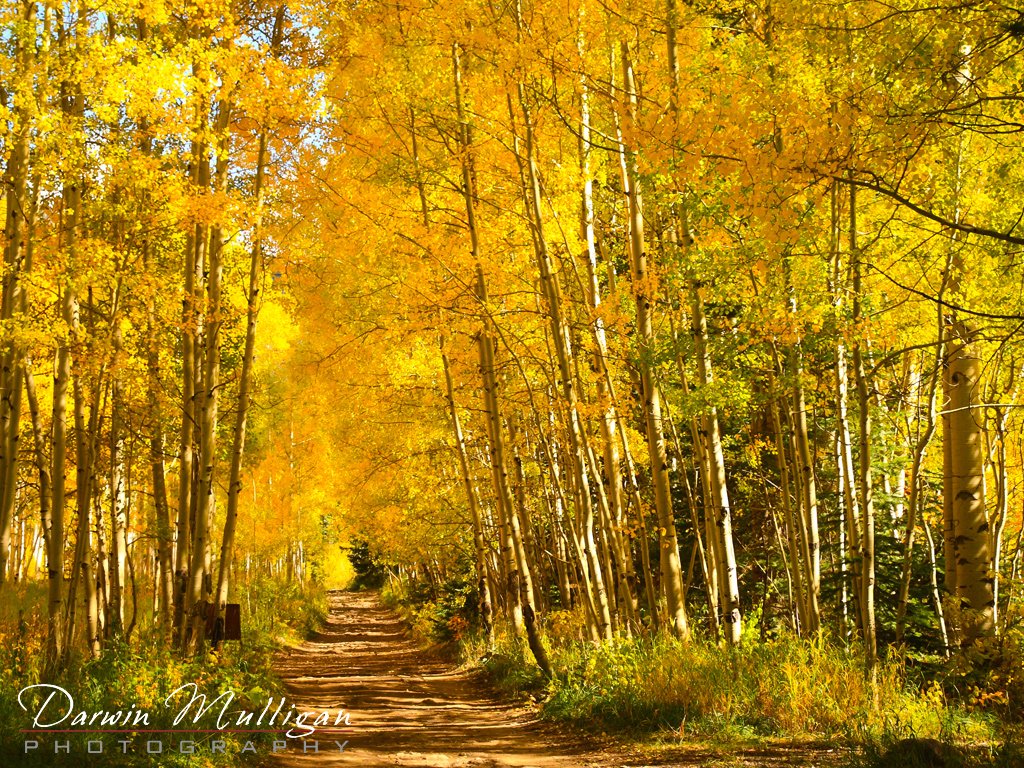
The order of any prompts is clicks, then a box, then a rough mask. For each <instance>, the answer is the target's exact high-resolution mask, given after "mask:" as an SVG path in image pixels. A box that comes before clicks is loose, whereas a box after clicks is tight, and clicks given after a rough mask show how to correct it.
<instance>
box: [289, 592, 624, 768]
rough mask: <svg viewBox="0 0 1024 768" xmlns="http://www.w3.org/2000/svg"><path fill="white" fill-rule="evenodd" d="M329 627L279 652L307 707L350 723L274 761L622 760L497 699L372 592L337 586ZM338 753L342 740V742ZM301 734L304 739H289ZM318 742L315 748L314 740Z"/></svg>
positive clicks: (564, 763)
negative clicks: (409, 630) (418, 638)
mask: <svg viewBox="0 0 1024 768" xmlns="http://www.w3.org/2000/svg"><path fill="white" fill-rule="evenodd" d="M329 600H330V606H329V607H330V615H329V616H328V619H327V624H326V625H325V626H324V627H323V629H322V630H321V631H320V632H318V633H316V634H315V635H314V636H313V637H311V638H310V639H309V640H308V641H306V642H305V643H303V644H302V645H301V646H299V647H297V648H293V649H290V651H288V652H285V653H283V654H281V656H280V657H279V658H278V660H277V663H276V665H275V666H276V669H277V671H278V673H279V674H280V675H281V677H282V678H283V680H284V682H285V684H286V686H287V689H288V694H289V700H290V702H291V703H293V704H295V705H296V707H298V708H299V709H300V710H304V711H305V710H314V711H316V712H320V711H324V710H326V711H329V712H331V713H332V719H333V715H334V714H335V713H337V712H338V709H339V708H344V709H345V710H346V711H347V712H348V713H349V716H350V717H349V719H350V725H349V726H348V727H342V728H340V729H333V728H332V729H328V730H325V731H323V732H318V734H317V735H316V736H313V737H311V738H312V739H318V740H319V752H318V753H317V754H313V753H311V752H307V753H305V754H303V752H302V749H303V748H302V745H301V743H292V744H290V745H289V747H288V749H287V750H286V751H284V752H278V753H277V754H276V755H275V756H274V759H273V761H272V765H275V766H288V767H289V768H291V767H294V768H300V767H301V766H311V767H312V766H316V768H321V767H323V766H342V765H358V766H361V767H362V768H376V767H377V766H420V767H422V768H470V767H471V766H472V767H473V768H498V767H499V766H518V767H519V768H527V767H528V766H533V767H534V768H563V767H565V768H570V767H571V768H584V766H587V767H590V766H612V765H623V759H622V758H619V759H616V758H615V757H614V756H612V755H610V754H608V753H607V752H605V751H603V750H601V749H600V747H598V746H597V745H594V744H588V743H587V742H586V741H585V740H584V738H583V737H580V736H575V735H569V734H566V733H563V732H562V731H560V730H559V729H557V728H555V727H554V726H552V725H550V724H547V723H541V722H539V721H538V720H537V719H536V717H535V716H534V715H533V714H532V713H531V712H530V711H529V710H528V709H526V708H523V707H518V706H516V705H514V704H510V703H507V702H503V701H501V700H499V699H498V698H497V697H496V696H495V695H494V694H493V693H492V692H491V691H490V690H489V689H488V687H487V685H486V682H485V681H484V680H482V679H481V678H480V677H479V675H477V674H473V673H471V672H466V671H460V670H455V669H453V668H452V667H451V665H450V664H448V663H446V662H445V661H444V660H442V659H441V658H439V657H437V656H435V655H432V654H430V653H429V652H426V651H424V650H423V649H421V648H419V647H418V646H417V645H416V643H415V642H413V641H412V640H410V639H409V638H408V637H407V635H406V633H405V630H404V627H403V625H402V623H401V621H400V620H399V618H398V617H397V616H396V615H395V614H394V613H392V612H391V611H389V610H387V609H386V608H384V607H383V606H382V605H381V604H380V601H379V599H378V597H377V595H376V594H375V593H367V592H333V593H331V595H330V598H329ZM346 740H347V741H348V744H347V745H345V748H344V750H343V751H339V749H338V746H337V744H336V743H335V742H336V741H338V742H342V743H344V742H345V741H346ZM291 741H292V742H298V740H295V739H293V740H291ZM309 749H312V746H310V747H309Z"/></svg>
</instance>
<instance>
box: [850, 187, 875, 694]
mask: <svg viewBox="0 0 1024 768" xmlns="http://www.w3.org/2000/svg"><path fill="white" fill-rule="evenodd" d="M862 259H863V255H862V254H861V253H860V251H859V250H858V247H857V188H856V187H855V186H854V185H853V184H851V185H850V260H851V262H852V264H853V323H854V326H859V325H860V323H861V322H862V320H863V314H862V310H861V296H862V293H861V290H862V289H861V272H862V263H861V262H862ZM853 367H854V376H855V377H856V379H857V409H858V416H859V419H860V435H859V440H860V443H859V454H860V468H859V471H858V473H857V492H858V496H859V499H858V500H859V503H860V508H861V510H863V513H864V532H863V538H862V539H861V563H862V571H861V574H862V579H863V585H862V586H863V597H862V598H861V599H862V601H863V610H864V626H863V633H864V659H865V665H866V672H867V673H868V675H869V676H872V679H874V678H873V676H874V675H875V661H876V657H877V654H878V644H877V640H876V637H875V505H874V489H873V488H872V479H871V474H872V473H871V397H870V394H869V390H868V376H867V371H866V369H865V365H864V352H863V342H862V340H861V339H860V337H859V336H858V338H857V340H856V342H855V343H854V346H853Z"/></svg>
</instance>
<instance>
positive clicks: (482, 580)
mask: <svg viewBox="0 0 1024 768" xmlns="http://www.w3.org/2000/svg"><path fill="white" fill-rule="evenodd" d="M441 364H442V366H443V367H444V381H445V392H446V396H447V400H448V411H449V414H450V416H451V419H452V432H453V434H454V436H455V447H456V450H457V452H458V455H459V469H460V470H461V472H462V483H463V486H464V487H465V489H466V503H467V504H468V506H469V513H470V517H471V518H472V521H473V551H474V554H475V557H474V560H473V562H474V564H475V566H476V579H477V594H478V596H479V600H480V623H481V625H482V629H483V631H484V635H485V636H486V637H487V646H488V648H490V647H491V646H493V644H494V619H493V617H492V615H491V614H492V608H491V587H490V581H489V579H488V578H487V559H486V558H487V544H486V542H485V540H484V530H483V525H482V524H481V520H480V505H479V504H478V503H477V498H476V489H475V488H474V487H473V476H472V473H471V472H470V469H469V456H468V454H467V452H466V440H465V437H464V436H463V434H462V422H461V420H460V419H459V412H458V409H457V408H456V407H455V386H454V384H453V383H452V372H451V365H450V363H449V362H448V355H447V354H445V352H444V338H443V337H442V339H441Z"/></svg>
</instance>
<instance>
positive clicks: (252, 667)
mask: <svg viewBox="0 0 1024 768" xmlns="http://www.w3.org/2000/svg"><path fill="white" fill-rule="evenodd" d="M15 590H17V591H15ZM9 594H12V595H14V596H15V597H13V598H12V600H11V602H10V603H8V604H7V605H6V606H5V607H4V612H3V615H2V616H0V765H4V766H7V765H11V766H13V765H25V766H33V765H52V764H54V762H55V760H59V759H61V758H63V757H65V756H63V755H61V756H59V757H55V753H54V741H55V740H56V739H57V738H65V739H68V740H69V741H70V747H69V751H68V755H67V764H73V765H89V766H141V765H153V764H154V760H158V761H159V764H160V765H166V766H175V767H179V766H180V767H184V766H189V767H190V768H191V767H192V766H204V767H208V768H212V767H214V766H229V765H232V766H233V765H240V764H244V763H246V762H247V761H248V760H249V758H250V756H251V757H258V756H259V755H260V754H261V753H262V752H265V751H266V750H265V748H264V746H265V745H264V742H267V741H269V738H268V735H267V734H244V735H243V734H231V733H224V734H222V733H217V734H211V733H196V734H195V735H194V737H193V736H191V735H189V736H179V735H175V736H174V737H173V738H172V737H171V736H170V735H166V734H165V735H162V736H160V737H159V738H160V739H161V740H162V741H163V742H164V746H162V747H161V749H162V752H161V754H160V755H159V757H156V756H154V755H153V754H150V753H148V752H147V748H146V738H148V737H145V736H143V735H140V734H138V733H136V734H129V735H123V734H117V735H108V734H104V735H103V736H102V737H101V739H100V740H101V741H102V742H103V751H102V753H99V754H89V753H88V752H87V749H88V745H87V743H86V742H87V738H86V737H85V736H84V735H75V734H62V735H61V736H60V737H58V736H57V735H56V734H46V735H43V736H40V737H38V741H39V742H40V747H39V748H38V749H37V750H32V751H30V752H29V754H26V752H25V740H26V739H36V738H37V737H36V736H34V735H31V734H23V733H22V732H21V731H22V729H24V728H27V727H30V725H31V718H32V715H33V714H34V712H33V713H32V714H29V713H27V712H25V711H23V710H22V708H21V707H20V706H19V704H18V694H19V692H20V691H21V690H22V689H23V688H25V687H26V686H30V685H34V684H37V683H39V682H41V675H42V661H43V642H44V637H45V625H44V624H43V621H44V620H43V618H42V607H43V605H44V603H43V602H42V600H43V595H42V592H41V590H39V589H38V588H37V585H29V586H28V587H25V586H22V585H17V586H15V587H12V589H11V592H10V593H9ZM236 599H238V600H239V602H240V603H241V604H242V615H243V640H242V641H241V642H229V643H225V644H224V647H223V651H222V652H221V653H220V654H218V655H216V656H214V655H212V654H204V655H201V656H197V657H195V658H189V659H183V658H180V657H179V656H178V655H177V654H175V653H174V652H173V651H172V650H170V649H169V648H167V647H166V645H165V644H164V643H163V642H162V641H161V640H160V638H159V636H158V634H157V633H156V631H155V630H154V629H152V628H151V622H150V621H149V620H148V618H147V617H142V616H140V617H138V622H137V629H136V631H135V632H134V634H133V635H132V637H131V640H130V642H127V643H125V642H121V643H117V644H114V643H111V644H109V645H107V647H105V648H104V653H103V655H102V657H101V658H99V659H96V660H93V659H88V658H84V657H83V656H82V654H81V653H80V652H79V653H76V654H75V655H73V656H72V658H71V660H70V663H69V665H68V667H67V669H65V670H64V671H63V672H62V673H61V675H60V676H59V677H58V678H57V679H54V680H49V681H47V682H49V683H52V684H55V685H59V686H61V687H62V688H64V689H65V690H67V691H68V692H69V693H70V694H71V695H72V696H73V698H74V710H75V711H76V712H78V711H81V710H84V711H86V712H89V713H95V712H98V711H100V710H104V711H108V712H113V711H116V710H122V711H125V710H128V709H129V707H135V709H136V710H145V711H147V712H149V713H150V715H151V717H150V721H149V725H148V727H149V728H170V727H172V725H173V724H172V720H173V718H174V715H175V714H176V713H177V711H178V710H179V709H180V706H178V705H177V701H179V700H175V702H176V705H175V706H174V707H171V708H168V707H165V705H164V701H165V699H166V697H167V696H168V695H169V694H171V692H173V691H174V690H175V689H177V688H178V687H179V686H181V685H183V684H187V683H196V685H197V686H198V690H199V691H201V692H204V693H206V694H207V696H208V698H209V699H211V700H212V699H214V698H216V697H217V696H218V695H220V694H221V693H222V692H224V691H233V692H234V694H235V699H234V700H233V701H232V703H231V706H230V707H229V710H230V711H235V710H238V709H246V710H250V711H255V712H257V713H259V712H260V711H261V710H262V709H263V707H264V706H265V704H266V702H267V701H268V699H275V700H276V699H278V698H279V697H280V696H282V695H283V689H282V687H281V684H280V681H279V680H278V679H277V677H276V676H275V674H274V672H273V669H272V666H271V662H272V658H273V654H274V651H275V650H277V649H278V648H279V647H281V646H282V645H283V644H285V643H288V642H294V641H296V640H297V639H299V638H301V637H304V636H305V635H306V634H307V633H308V632H309V631H310V630H311V629H313V628H315V627H316V626H318V624H319V623H320V622H321V621H322V620H323V618H324V615H325V606H326V598H325V594H324V592H323V591H322V590H320V589H318V588H314V587H307V588H306V589H305V590H302V591H300V590H299V589H298V587H296V586H295V585H292V584H286V583H283V582H263V583H261V584H250V585H242V586H241V587H240V588H239V595H238V596H237V598H236ZM19 616H20V619H19V618H18V617H19ZM47 693H48V692H47ZM28 696H31V694H28V695H27V697H28ZM27 697H26V701H27V700H28V698H27ZM187 698H188V697H186V699H185V701H187ZM41 701H42V699H41V697H40V696H36V699H35V703H34V704H33V705H32V708H33V710H34V708H35V707H36V706H38V705H39V704H40V703H41ZM61 701H62V700H61V699H60V698H58V699H56V700H55V703H54V707H55V708H56V709H58V710H60V709H63V707H59V708H58V706H57V705H58V704H59V703H60V702H61ZM219 710H220V705H217V706H216V707H215V708H214V711H215V712H216V711H219ZM58 716H59V715H58ZM207 719H209V720H212V719H213V718H212V717H209V716H208V718H207ZM197 727H202V728H210V727H211V726H210V725H209V724H207V721H206V720H204V721H203V724H202V725H200V726H197ZM119 739H129V740H130V744H129V745H128V746H127V747H125V746H123V745H120V744H119V742H118V740H119ZM94 741H95V739H94ZM187 741H194V746H193V747H191V748H192V749H194V752H192V753H191V754H187V753H182V751H180V750H188V749H189V748H190V747H189V746H188V745H187V744H185V742H187ZM214 741H221V742H223V751H214V749H213V746H214V745H213V743H214ZM247 741H251V742H252V743H253V744H252V747H250V748H247V747H246V742H247ZM218 746H219V745H218ZM93 748H94V749H95V748H98V745H96V744H94V745H93ZM153 748H154V749H155V748H156V746H155V745H154V746H153ZM125 750H127V751H125ZM254 752H255V754H254Z"/></svg>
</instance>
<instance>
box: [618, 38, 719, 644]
mask: <svg viewBox="0 0 1024 768" xmlns="http://www.w3.org/2000/svg"><path fill="white" fill-rule="evenodd" d="M621 55H622V76H623V77H622V79H623V88H624V91H625V93H624V95H625V100H626V111H627V116H628V118H629V120H630V122H631V123H635V121H636V110H637V96H636V86H635V84H634V82H633V65H632V64H631V63H630V57H629V47H628V46H627V45H626V44H625V43H623V44H622V45H621ZM621 152H622V155H623V156H624V158H625V170H626V174H625V176H626V178H625V180H626V182H627V188H628V194H627V201H628V207H629V256H630V263H631V265H632V269H633V293H634V299H635V301H636V328H637V331H636V332H637V336H638V337H639V342H640V357H639V360H638V367H639V370H640V381H641V388H642V390H643V391H642V393H641V394H642V398H643V413H644V425H645V428H646V432H647V450H648V453H649V455H650V460H651V476H652V479H653V482H654V501H655V509H656V510H657V513H658V541H659V550H660V553H661V578H662V583H663V588H664V590H665V596H666V601H667V609H668V619H669V626H670V628H671V630H672V632H673V633H674V634H675V635H677V636H678V637H681V638H684V639H686V638H689V636H690V628H689V623H688V621H687V617H686V600H685V595H684V594H683V582H682V566H681V564H680V561H679V541H678V536H677V534H676V521H675V514H674V513H673V509H672V494H671V490H670V488H669V477H668V458H667V456H666V453H665V437H664V433H663V431H662V414H661V395H660V393H659V391H658V388H657V387H656V386H655V383H654V375H653V371H652V361H651V357H652V355H653V352H654V346H655V335H654V323H653V317H652V315H653V312H652V309H653V307H652V300H653V299H652V297H653V296H654V295H655V291H653V290H652V287H651V285H650V283H651V275H650V274H649V273H648V265H647V254H646V252H645V249H644V248H645V246H644V230H643V220H644V219H643V204H642V200H641V195H640V189H639V179H638V177H639V173H638V171H637V162H636V156H635V154H634V152H633V151H631V150H629V149H627V148H626V147H625V145H623V146H622V148H621ZM737 618H738V617H737Z"/></svg>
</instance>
